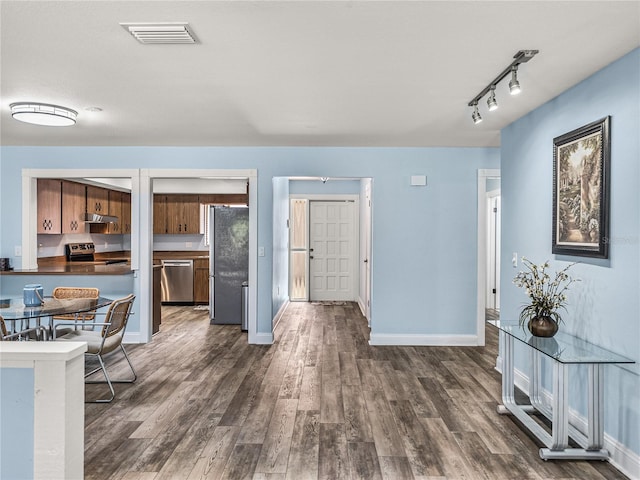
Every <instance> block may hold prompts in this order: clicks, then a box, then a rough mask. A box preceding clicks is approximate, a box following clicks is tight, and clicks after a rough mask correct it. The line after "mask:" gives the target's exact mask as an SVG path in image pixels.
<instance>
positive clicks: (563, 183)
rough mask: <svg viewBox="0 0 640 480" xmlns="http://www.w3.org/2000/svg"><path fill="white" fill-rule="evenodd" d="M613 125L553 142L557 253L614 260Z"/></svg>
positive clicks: (592, 127) (606, 122)
mask: <svg viewBox="0 0 640 480" xmlns="http://www.w3.org/2000/svg"><path fill="white" fill-rule="evenodd" d="M609 123H610V117H605V118H602V119H600V120H598V121H596V122H593V123H590V124H589V125H585V126H584V127H580V128H578V129H576V130H573V131H572V132H569V133H565V134H564V135H561V136H559V137H556V138H554V139H553V245H552V249H551V251H552V252H553V253H557V254H560V255H577V256H581V257H596V258H608V257H609V170H610V163H611V158H610V157H611V141H610V137H609Z"/></svg>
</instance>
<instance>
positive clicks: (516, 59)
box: [469, 50, 538, 124]
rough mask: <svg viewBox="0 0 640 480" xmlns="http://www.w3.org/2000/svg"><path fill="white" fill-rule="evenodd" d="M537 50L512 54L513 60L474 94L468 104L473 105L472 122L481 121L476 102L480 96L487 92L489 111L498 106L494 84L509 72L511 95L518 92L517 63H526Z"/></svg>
mask: <svg viewBox="0 0 640 480" xmlns="http://www.w3.org/2000/svg"><path fill="white" fill-rule="evenodd" d="M537 53H538V50H520V51H519V52H518V53H516V54H515V55H514V56H513V61H512V62H511V63H510V64H509V66H508V67H507V68H505V69H504V70H503V71H502V72H500V74H499V75H498V76H497V77H496V78H494V79H493V81H492V82H491V83H490V84H489V85H487V86H486V87H484V88H483V89H482V91H481V92H480V93H479V94H478V95H476V96H475V97H474V98H473V99H472V100H471V101H470V102H469V106H470V107H473V113H472V114H471V119H472V120H473V123H475V124H478V123H480V122H481V121H482V117H481V116H480V112H479V111H478V102H479V101H480V99H481V98H482V97H484V96H485V95H486V94H488V93H489V97H488V98H487V107H488V108H489V111H490V112H492V111H493V110H496V109H497V108H498V101H497V100H496V93H495V90H496V85H498V83H500V81H501V80H502V79H503V78H505V77H506V76H507V75H509V73H511V81H510V82H509V92H510V93H511V95H516V94H518V93H520V82H518V65H520V64H521V63H526V62H528V61H529V60H531V59H532V58H533V57H534V56H535V55H536V54H537Z"/></svg>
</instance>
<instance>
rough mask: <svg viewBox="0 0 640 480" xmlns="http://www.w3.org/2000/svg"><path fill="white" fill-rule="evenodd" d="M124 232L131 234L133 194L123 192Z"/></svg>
mask: <svg viewBox="0 0 640 480" xmlns="http://www.w3.org/2000/svg"><path fill="white" fill-rule="evenodd" d="M121 224H122V232H121V233H124V234H130V233H131V194H130V193H128V192H122V222H121Z"/></svg>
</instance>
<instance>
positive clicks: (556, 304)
mask: <svg viewBox="0 0 640 480" xmlns="http://www.w3.org/2000/svg"><path fill="white" fill-rule="evenodd" d="M522 263H523V264H524V265H525V267H527V268H526V270H525V271H521V272H519V273H518V274H517V275H516V276H515V278H514V279H513V283H514V284H516V285H517V286H518V287H521V288H524V289H525V292H526V294H527V295H528V296H529V299H530V303H529V304H527V305H526V306H525V307H524V308H523V309H522V311H521V312H520V320H519V321H520V326H521V327H523V328H524V325H525V323H526V324H527V328H528V329H529V331H530V332H531V334H532V335H534V336H536V337H553V336H554V335H555V334H556V332H557V331H558V325H559V324H560V323H561V322H562V317H561V315H560V313H559V311H560V310H562V309H564V310H566V304H567V296H566V292H567V289H568V288H569V286H570V285H571V284H572V283H574V282H578V281H580V279H578V278H575V277H571V276H570V275H569V274H568V273H567V271H568V270H569V269H570V268H571V267H572V266H573V265H575V263H571V264H569V265H567V266H566V267H565V268H563V269H562V270H559V271H557V272H556V273H555V276H554V277H553V278H552V276H551V275H550V274H549V273H548V271H547V270H548V269H549V262H545V263H543V264H540V265H537V264H535V263H533V262H531V261H530V260H528V259H527V258H525V257H522Z"/></svg>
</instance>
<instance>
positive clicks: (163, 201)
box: [153, 194, 168, 233]
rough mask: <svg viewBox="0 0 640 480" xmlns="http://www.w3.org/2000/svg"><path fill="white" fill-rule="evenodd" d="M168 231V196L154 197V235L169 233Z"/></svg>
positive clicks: (158, 195) (157, 195)
mask: <svg viewBox="0 0 640 480" xmlns="http://www.w3.org/2000/svg"><path fill="white" fill-rule="evenodd" d="M167 230H168V229H167V196H166V195H160V194H156V195H154V196H153V233H168V231H167Z"/></svg>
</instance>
